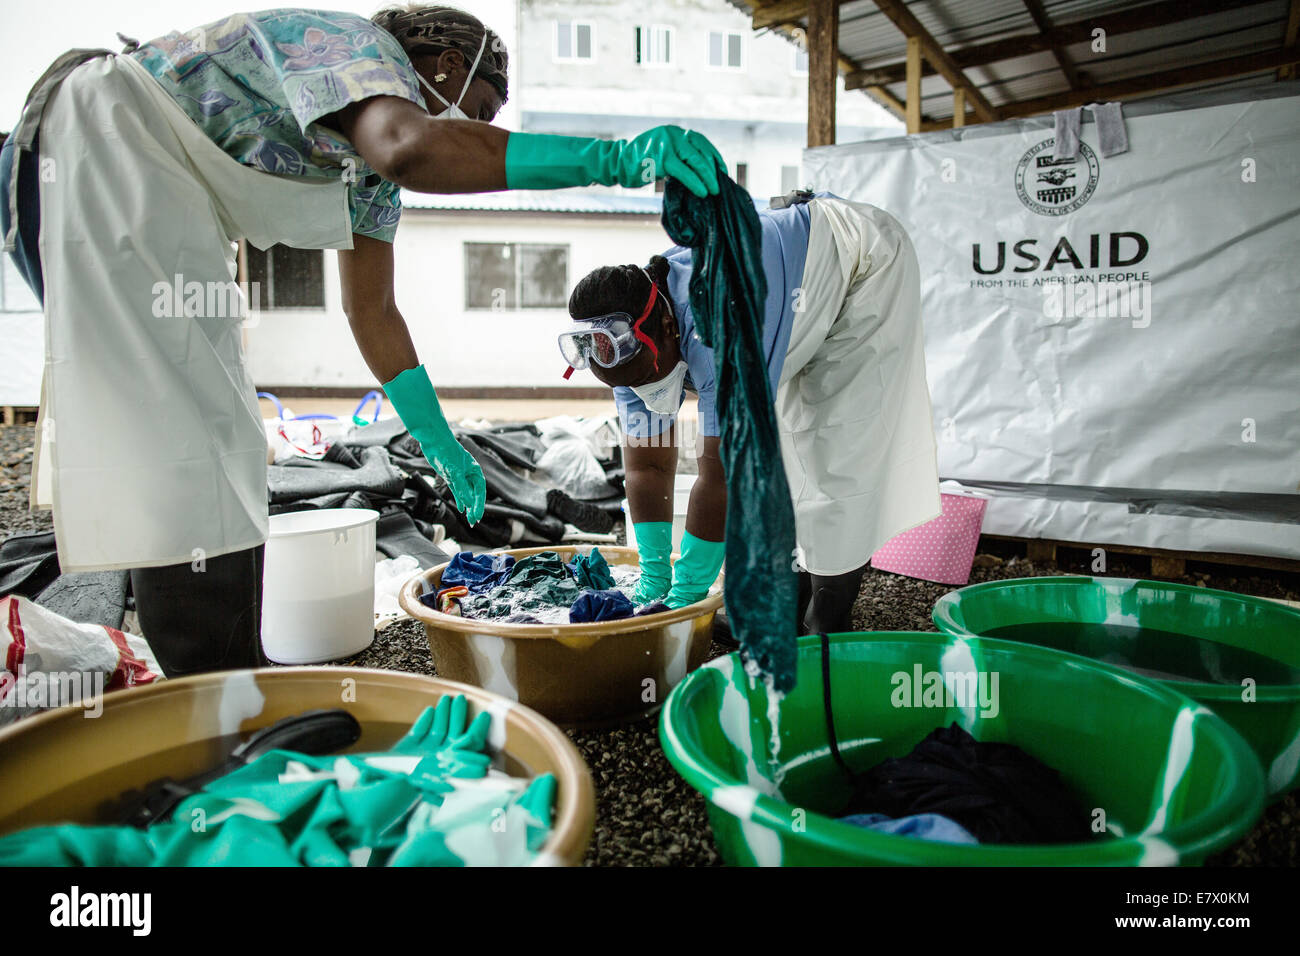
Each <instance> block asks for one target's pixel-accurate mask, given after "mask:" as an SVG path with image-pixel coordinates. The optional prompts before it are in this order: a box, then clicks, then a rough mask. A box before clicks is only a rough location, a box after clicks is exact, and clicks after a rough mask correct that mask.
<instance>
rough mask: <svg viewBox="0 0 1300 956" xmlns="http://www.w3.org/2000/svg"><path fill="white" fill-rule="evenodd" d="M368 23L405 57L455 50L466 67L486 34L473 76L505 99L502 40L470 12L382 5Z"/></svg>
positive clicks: (505, 64)
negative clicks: (387, 36)
mask: <svg viewBox="0 0 1300 956" xmlns="http://www.w3.org/2000/svg"><path fill="white" fill-rule="evenodd" d="M370 22H372V23H374V24H375V25H376V26H380V27H383V28H384V29H385V30H387V31H388V32H389V33H391V34H392V35H393V36H394V37H395V38H396V39H397V42H398V43H400V44H401V45H402V49H403V50H405V51H406V55H407V56H408V57H415V56H418V55H420V54H424V53H442V52H444V51H446V50H457V51H459V52H460V54H461V56H463V57H464V58H465V64H466V66H468V65H469V64H471V63H473V62H474V57H475V56H477V55H478V48H479V44H480V43H482V42H483V37H484V35H485V34H486V36H487V44H486V45H485V46H484V47H483V58H482V59H481V60H479V64H478V69H477V70H475V71H474V75H475V76H476V77H481V78H482V79H484V80H487V82H488V83H490V84H492V88H493V89H495V90H496V91H497V93H498V94H499V95H500V97H501V102H502V103H504V102H505V101H506V95H507V93H508V89H507V87H508V80H507V67H508V66H509V56H508V54H507V53H506V45H505V42H504V41H503V40H502V39H501V37H499V36H497V34H496V33H495V31H492V30H489V29H488V28H487V27H486V26H484V25H483V22H482V21H481V20H479V18H478V17H476V16H474V15H473V14H470V13H466V12H465V11H464V10H458V9H456V8H455V7H432V6H427V5H425V4H422V3H409V4H407V5H406V6H404V7H400V6H397V7H385V8H384V9H383V10H380V11H379V12H378V13H376V14H375V15H374V16H373V17H371V18H370Z"/></svg>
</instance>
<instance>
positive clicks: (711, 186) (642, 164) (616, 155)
mask: <svg viewBox="0 0 1300 956" xmlns="http://www.w3.org/2000/svg"><path fill="white" fill-rule="evenodd" d="M719 167H721V168H722V169H723V170H726V168H727V164H726V163H725V162H724V161H723V159H722V156H721V155H719V153H718V151H717V149H716V148H715V147H714V145H713V144H712V143H710V142H709V141H708V139H707V138H705V137H704V136H702V135H701V134H699V133H697V132H695V131H694V130H687V129H682V128H681V127H680V126H656V127H655V128H654V129H651V130H647V131H646V132H644V133H642V134H641V135H640V136H638V137H637V138H636V139H631V140H627V139H618V140H607V139H588V138H587V137H585V136H553V135H551V134H548V133H511V134H510V138H509V140H507V141H506V188H507V189H561V188H563V187H565V186H589V185H591V184H592V183H600V184H601V185H602V186H627V187H629V188H632V189H635V188H636V187H638V186H645V185H648V184H649V183H653V182H654V181H655V179H657V178H659V177H660V176H671V177H672V178H673V179H676V180H677V181H679V182H680V183H681V184H682V185H683V186H685V187H686V188H687V189H689V190H690V191H691V192H692V193H694V194H695V195H696V196H706V195H707V196H714V195H717V192H718V169H719Z"/></svg>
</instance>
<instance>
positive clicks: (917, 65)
mask: <svg viewBox="0 0 1300 956" xmlns="http://www.w3.org/2000/svg"><path fill="white" fill-rule="evenodd" d="M907 131H908V133H919V132H921V40H920V38H919V37H908V38H907Z"/></svg>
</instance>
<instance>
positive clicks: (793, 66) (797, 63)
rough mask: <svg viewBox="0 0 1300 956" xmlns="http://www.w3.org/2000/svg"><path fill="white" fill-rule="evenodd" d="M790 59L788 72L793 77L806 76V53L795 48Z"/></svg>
mask: <svg viewBox="0 0 1300 956" xmlns="http://www.w3.org/2000/svg"><path fill="white" fill-rule="evenodd" d="M791 52H792V53H793V56H791V57H790V72H791V73H793V74H794V75H795V76H807V75H808V51H807V50H801V49H799V48H798V47H795V48H794V50H793V51H791Z"/></svg>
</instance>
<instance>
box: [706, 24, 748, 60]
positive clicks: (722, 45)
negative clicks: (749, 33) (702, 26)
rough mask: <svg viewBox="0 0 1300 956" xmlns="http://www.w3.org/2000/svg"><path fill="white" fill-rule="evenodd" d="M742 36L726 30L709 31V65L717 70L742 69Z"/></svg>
mask: <svg viewBox="0 0 1300 956" xmlns="http://www.w3.org/2000/svg"><path fill="white" fill-rule="evenodd" d="M743 43H744V36H743V35H742V34H740V33H733V32H731V31H727V32H724V33H719V32H718V31H716V30H714V31H710V33H709V66H711V67H713V68H714V69H718V70H743V69H744V68H745V64H744V61H743V59H742V50H743V46H742V44H743Z"/></svg>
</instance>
